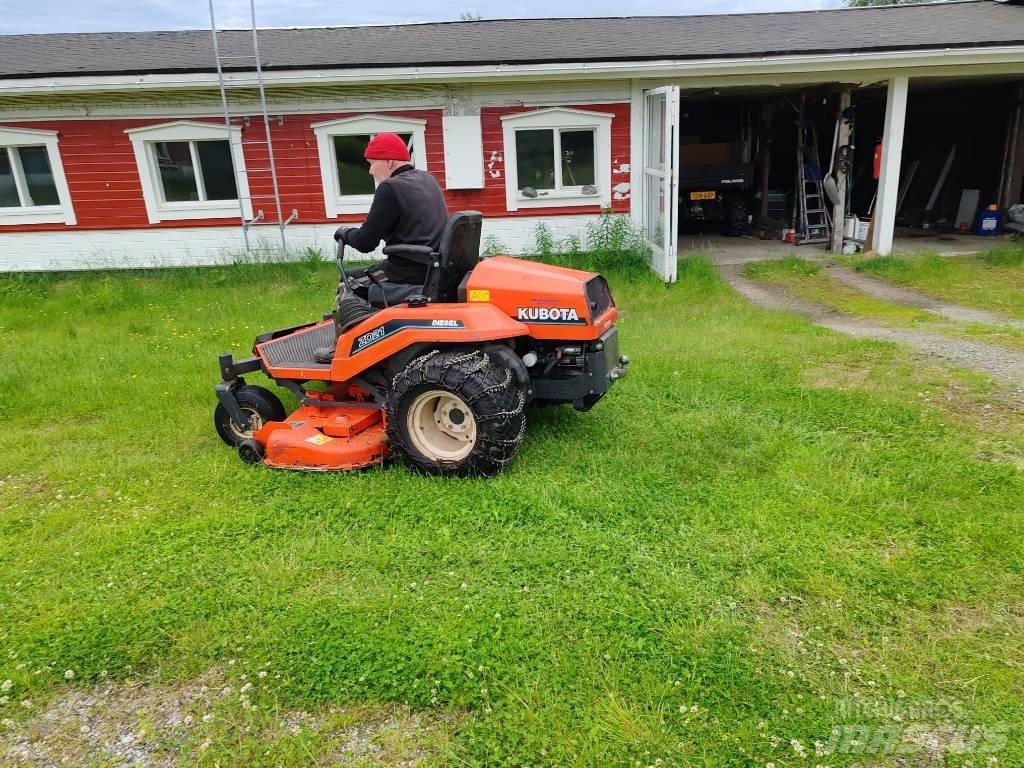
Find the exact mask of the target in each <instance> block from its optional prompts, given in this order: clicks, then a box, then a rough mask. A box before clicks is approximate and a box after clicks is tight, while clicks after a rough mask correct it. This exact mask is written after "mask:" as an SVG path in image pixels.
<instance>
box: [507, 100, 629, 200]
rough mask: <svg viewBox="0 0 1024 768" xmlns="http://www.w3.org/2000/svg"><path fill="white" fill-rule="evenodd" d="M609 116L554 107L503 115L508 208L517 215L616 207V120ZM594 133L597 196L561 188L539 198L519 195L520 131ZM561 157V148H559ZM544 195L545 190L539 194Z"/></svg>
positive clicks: (557, 169)
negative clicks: (522, 211) (522, 210)
mask: <svg viewBox="0 0 1024 768" xmlns="http://www.w3.org/2000/svg"><path fill="white" fill-rule="evenodd" d="M613 117H614V115H613V114H611V113H609V112H590V111H589V110H582V109H568V108H565V107H552V108H550V109H538V110H536V111H534V112H520V113H517V114H514V115H503V116H502V118H501V130H502V140H503V142H504V145H505V208H506V209H508V210H509V211H517V210H519V209H520V208H554V207H562V206H565V207H569V206H583V205H587V206H590V205H600V206H601V207H602V208H608V207H610V206H611V204H612V118H613ZM588 129H590V130H593V131H594V166H595V168H594V181H595V182H596V184H595V186H597V194H596V195H584V194H583V191H582V187H564V186H563V187H561V188H560V189H554V190H548V191H547V192H546V193H545V194H542V195H541V196H539V197H526V196H525V195H523V194H522V193H521V192H520V191H519V166H518V163H517V158H516V131H525V130H529V131H536V130H551V131H554V132H555V134H556V139H557V134H558V132H559V131H562V130H571V131H580V130H588ZM555 151H556V156H557V152H558V149H557V145H556V150H555ZM560 176H561V163H558V162H556V163H555V179H556V184H557V180H558V179H559V178H560ZM538 191H541V190H538Z"/></svg>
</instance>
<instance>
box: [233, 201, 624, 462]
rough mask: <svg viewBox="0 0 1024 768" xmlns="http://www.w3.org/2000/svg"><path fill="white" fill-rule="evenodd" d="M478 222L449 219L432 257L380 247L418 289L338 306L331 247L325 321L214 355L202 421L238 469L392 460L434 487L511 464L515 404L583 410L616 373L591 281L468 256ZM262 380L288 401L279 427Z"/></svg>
mask: <svg viewBox="0 0 1024 768" xmlns="http://www.w3.org/2000/svg"><path fill="white" fill-rule="evenodd" d="M481 225H482V217H481V215H480V214H479V213H477V212H475V211H463V212H460V213H456V214H453V215H452V216H451V217H450V218H449V220H448V222H447V224H446V227H445V230H444V233H443V235H442V238H441V245H440V247H439V248H438V250H437V251H436V252H435V251H433V250H432V249H431V248H429V247H426V246H411V245H391V246H387V247H386V248H385V249H384V254H385V255H386V256H392V255H395V256H399V257H402V258H406V259H411V260H413V261H416V262H417V263H420V264H423V265H425V266H426V268H427V276H426V280H425V282H424V284H423V285H422V286H418V285H414V286H410V285H401V284H393V283H375V284H373V285H371V286H370V291H369V301H367V300H364V299H362V298H360V297H359V296H356V295H355V294H354V293H352V291H351V289H350V287H349V284H348V280H347V277H346V274H345V265H344V260H345V245H344V242H343V241H342V240H341V239H340V234H341V231H342V230H339V231H338V233H337V234H335V239H336V240H338V256H337V259H338V268H339V270H340V272H341V279H340V281H339V284H338V293H337V298H336V301H335V308H334V311H333V312H332V313H331V314H328V315H325V316H324V319H323V320H322V321H314V322H310V323H305V324H303V325H297V326H294V327H292V328H284V329H282V330H279V331H271V332H268V333H264V334H261V335H260V336H257V337H256V341H255V342H254V345H253V353H254V354H253V355H252V356H251V357H247V358H244V359H242V360H235V359H234V358H233V357H232V356H231V355H230V354H223V355H221V356H220V370H221V376H222V379H223V380H222V381H221V382H220V383H219V384H218V385H217V386H216V393H217V400H218V405H217V408H216V411H215V413H214V423H215V425H216V428H217V432H218V434H219V435H220V436H221V438H222V439H223V440H224V442H226V443H227V444H228V445H232V446H235V447H237V448H238V453H239V456H240V457H241V458H242V460H243V461H246V462H248V463H258V462H262V463H263V464H266V465H267V466H270V467H278V468H283V469H297V470H307V471H330V470H348V469H359V468H362V467H368V466H372V465H375V464H380V463H382V462H384V461H385V460H387V459H388V458H390V457H392V456H395V455H397V456H399V457H401V458H402V459H404V460H405V462H406V463H408V464H409V465H411V466H412V467H414V468H417V469H419V470H422V471H424V472H427V473H430V474H437V475H485V476H488V475H494V474H496V473H498V472H500V471H501V470H502V468H503V467H505V465H507V464H508V463H509V462H511V461H512V459H513V458H514V457H515V455H516V451H517V450H518V448H519V445H520V443H521V442H522V440H523V434H524V431H525V428H526V415H525V413H524V409H525V407H526V405H527V403H530V402H535V403H539V404H557V403H571V404H572V405H573V406H575V407H576V408H577V409H579V410H583V411H586V410H589V409H590V408H591V407H593V405H594V404H595V403H596V402H597V401H598V400H599V399H600V398H601V397H602V396H603V395H604V394H605V392H607V391H608V389H609V387H611V385H612V384H613V383H614V382H615V381H616V380H618V379H620V378H622V377H623V376H625V375H626V372H627V369H628V365H629V360H628V358H626V357H625V356H622V357H620V356H619V350H618V346H619V345H618V330H617V329H616V327H615V320H616V317H617V311H616V308H615V304H614V302H613V301H612V296H611V292H610V291H609V289H608V283H607V282H606V281H605V279H604V278H603V277H601V276H600V275H596V274H592V273H589V272H581V271H579V270H575V269H565V268H562V267H555V266H549V265H546V264H538V263H536V262H531V261H527V260H525V259H518V258H512V257H508V256H494V257H492V258H486V259H481V258H480V229H481ZM254 371H263V372H264V373H265V374H266V375H267V376H268V377H269V378H271V379H273V380H274V382H275V383H276V384H278V386H281V387H284V388H285V389H288V390H290V391H291V392H293V393H294V394H295V396H296V397H297V398H298V399H299V403H300V405H299V407H298V409H296V410H295V411H294V412H293V413H291V414H290V415H287V414H286V413H285V409H284V406H283V405H282V403H281V401H280V400H279V399H278V398H277V397H276V396H275V395H274V394H273V393H272V392H270V391H269V390H267V389H265V388H263V387H258V386H253V385H249V384H246V382H245V379H243V378H242V376H243V374H246V373H251V372H254Z"/></svg>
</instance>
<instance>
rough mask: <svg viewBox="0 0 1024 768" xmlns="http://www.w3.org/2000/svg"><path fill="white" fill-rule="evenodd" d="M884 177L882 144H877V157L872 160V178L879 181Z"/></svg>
mask: <svg viewBox="0 0 1024 768" xmlns="http://www.w3.org/2000/svg"><path fill="white" fill-rule="evenodd" d="M881 175H882V142H878V143H877V144H875V155H874V157H872V158H871V178H873V179H874V180H875V181H878V177H879V176H881Z"/></svg>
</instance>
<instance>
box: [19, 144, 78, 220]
mask: <svg viewBox="0 0 1024 768" xmlns="http://www.w3.org/2000/svg"><path fill="white" fill-rule="evenodd" d="M57 144H58V138H57V131H41V130H37V129H35V128H7V127H5V126H0V152H6V151H7V148H8V147H12V148H13V147H46V157H47V159H48V160H49V162H50V172H51V173H52V174H53V183H54V186H56V187H57V199H58V200H59V201H60V203H59V204H58V205H26V206H20V207H18V208H0V225H4V224H62V223H63V224H69V225H73V224H76V223H77V221H78V220H77V219H76V218H75V208H74V206H73V205H72V204H71V190H70V189H69V188H68V180H67V177H66V176H65V175H64V165H63V164H62V163H61V159H60V149H59V148H58V146H57ZM10 158H11V167H12V169H13V170H14V183H15V185H16V186H17V187H18V196H19V198H21V199H22V200H24V199H25V194H26V190H25V188H24V187H25V178H24V174H23V173H22V170H21V161H20V159H19V157H18V155H17V153H14V152H12V153H10Z"/></svg>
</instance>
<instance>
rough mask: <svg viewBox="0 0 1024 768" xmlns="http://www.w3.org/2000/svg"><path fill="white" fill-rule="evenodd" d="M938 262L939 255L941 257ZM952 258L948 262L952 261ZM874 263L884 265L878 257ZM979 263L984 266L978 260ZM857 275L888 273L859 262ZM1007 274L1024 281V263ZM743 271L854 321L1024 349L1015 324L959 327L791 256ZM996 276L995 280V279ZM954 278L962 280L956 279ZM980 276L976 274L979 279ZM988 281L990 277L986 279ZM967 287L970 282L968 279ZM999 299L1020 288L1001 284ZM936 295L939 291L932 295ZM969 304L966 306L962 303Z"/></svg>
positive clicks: (1023, 295)
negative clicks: (878, 296)
mask: <svg viewBox="0 0 1024 768" xmlns="http://www.w3.org/2000/svg"><path fill="white" fill-rule="evenodd" d="M936 258H938V257H936ZM948 260H949V258H948V257H947V258H946V259H945V261H948ZM874 261H880V260H878V259H876V260H874ZM979 263H984V262H981V261H979ZM857 269H858V271H866V272H874V271H875V270H876V269H879V270H881V274H876V275H875V276H876V277H878V276H881V277H883V279H888V277H889V275H888V274H885V270H884V269H882V268H881V267H875V266H872V261H864V262H858V263H857ZM1006 269H1007V270H1009V271H1010V272H1011V274H1013V276H1014V278H1020V277H1024V262H1022V264H1021V266H1016V267H1013V266H1009V267H1006ZM744 273H745V274H746V275H747V276H748V277H751V278H753V279H755V280H762V281H766V282H771V283H778V284H780V285H783V286H785V287H786V288H788V289H789V290H790V291H792V292H793V294H795V295H796V296H797V297H799V298H801V299H803V300H805V301H809V302H812V303H815V304H820V305H822V306H825V307H830V308H832V309H836V310H838V311H840V312H844V313H846V314H848V315H851V316H853V317H865V318H869V319H871V320H876V321H878V322H880V323H882V324H883V325H887V326H891V327H900V328H916V329H919V330H922V331H927V332H930V333H942V334H946V335H947V336H952V337H954V338H962V339H969V340H975V341H984V342H990V343H993V344H1000V345H1003V346H1006V347H1011V348H1013V349H1024V330H1022V329H1020V328H1015V327H1013V326H1011V325H995V324H992V323H982V322H972V323H958V322H955V321H952V320H949V319H946V318H943V317H941V316H940V315H937V314H934V313H932V312H928V311H926V310H923V309H918V308H916V307H905V306H901V305H899V304H894V303H892V302H889V301H885V300H883V299H878V298H875V297H873V296H870V295H868V294H866V293H864V292H863V291H859V290H857V289H856V288H853V287H851V286H848V285H843V284H842V283H839V282H837V281H836V280H833V279H832V278H830V277H828V276H827V275H824V274H822V273H821V265H820V264H818V263H816V262H813V261H808V260H806V259H802V258H800V257H799V256H796V255H790V256H786V257H785V258H783V259H779V260H777V261H760V262H754V263H752V264H750V265H748V266H747V267H746V268H745V269H744ZM990 278H991V276H990ZM952 279H954V280H955V279H957V278H956V277H954V278H952ZM978 279H979V278H978V277H977V276H975V280H978ZM986 279H988V278H986ZM966 282H967V283H968V284H970V283H971V281H970V280H968V281H966ZM999 290H1000V298H1003V299H1005V298H1006V297H1007V296H1010V295H1012V294H1013V293H1014V291H1015V290H1016V289H1013V288H1009V289H1008V288H1007V286H1005V285H1003V286H1000V289H999ZM933 293H934V292H933ZM964 293H965V295H966V296H968V297H971V296H973V293H972V290H971V288H970V287H969V285H968V286H967V287H965V288H964ZM957 294H958V290H956V289H952V290H950V291H949V295H948V296H946V297H945V298H947V299H949V300H951V301H954V302H958V301H960V297H959V296H958V295H957ZM1019 294H1020V295H1019V296H1018V297H1017V301H1019V302H1022V303H1024V285H1022V287H1021V290H1020V291H1019ZM962 303H964V304H966V303H967V302H962Z"/></svg>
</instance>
